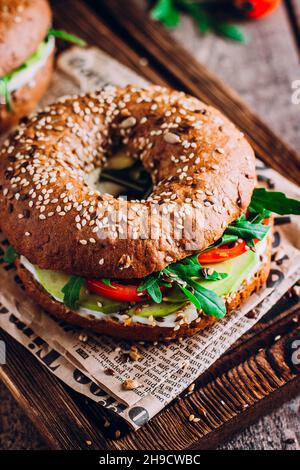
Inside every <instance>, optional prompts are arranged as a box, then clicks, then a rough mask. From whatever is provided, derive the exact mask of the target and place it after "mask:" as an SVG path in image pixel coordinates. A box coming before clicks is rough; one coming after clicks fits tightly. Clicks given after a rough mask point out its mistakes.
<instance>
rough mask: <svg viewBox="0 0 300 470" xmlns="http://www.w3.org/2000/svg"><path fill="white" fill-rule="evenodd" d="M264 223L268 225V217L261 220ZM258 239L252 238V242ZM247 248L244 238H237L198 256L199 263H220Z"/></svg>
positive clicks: (243, 251) (256, 241) (240, 253)
mask: <svg viewBox="0 0 300 470" xmlns="http://www.w3.org/2000/svg"><path fill="white" fill-rule="evenodd" d="M262 223H263V224H264V225H269V223H270V219H264V220H263V221H262ZM258 242H259V240H257V239H254V243H258ZM247 250H249V248H248V246H247V243H246V242H245V240H238V241H236V242H233V243H229V244H226V245H222V246H219V247H218V248H212V249H211V250H208V251H206V252H205V253H202V254H201V255H199V256H198V260H199V263H201V264H212V263H220V262H222V261H226V260H228V259H232V258H235V257H236V256H240V255H242V254H243V253H245V252H246V251H247Z"/></svg>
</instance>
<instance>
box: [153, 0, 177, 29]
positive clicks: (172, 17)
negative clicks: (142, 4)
mask: <svg viewBox="0 0 300 470" xmlns="http://www.w3.org/2000/svg"><path fill="white" fill-rule="evenodd" d="M151 17H152V18H153V19H154V20H157V21H161V22H162V23H163V24H164V25H165V26H167V27H168V28H175V27H176V26H178V24H179V21H180V13H179V11H178V10H177V9H176V8H175V7H174V5H173V2H172V0H158V2H157V3H156V5H155V6H154V8H152V10H151Z"/></svg>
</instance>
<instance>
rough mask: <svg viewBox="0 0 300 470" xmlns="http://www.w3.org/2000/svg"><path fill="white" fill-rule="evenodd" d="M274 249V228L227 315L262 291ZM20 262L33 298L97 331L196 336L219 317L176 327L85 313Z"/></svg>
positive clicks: (140, 337)
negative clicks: (49, 289) (60, 298)
mask: <svg viewBox="0 0 300 470" xmlns="http://www.w3.org/2000/svg"><path fill="white" fill-rule="evenodd" d="M271 252H272V234H271V231H270V234H269V235H268V243H267V247H266V253H265V256H264V262H263V264H261V265H260V266H259V269H258V271H257V272H256V273H255V274H254V275H253V276H252V277H251V279H249V280H248V281H247V282H244V283H243V284H242V285H241V287H240V289H239V290H238V291H236V292H234V293H233V294H230V295H229V296H228V298H227V299H226V307H227V315H228V314H230V313H231V312H233V311H234V310H235V309H237V308H238V307H240V306H241V305H242V304H243V303H244V302H245V301H246V300H247V299H248V298H249V297H250V295H251V294H252V293H253V292H256V291H258V290H259V289H260V288H261V287H262V286H263V285H264V284H265V282H266V280H267V278H268V275H269V272H270V264H271ZM16 265H17V270H18V274H19V276H20V278H21V280H22V282H23V283H24V286H25V289H26V290H27V292H28V294H29V296H30V297H31V298H32V299H33V300H35V301H36V302H37V303H38V304H39V305H41V306H42V307H43V308H44V309H45V310H46V311H47V312H49V313H50V314H52V315H54V316H55V317H56V318H58V319H60V320H64V321H66V322H68V323H71V324H75V325H78V326H80V327H83V328H86V329H89V330H91V331H92V332H95V333H100V334H105V335H109V336H114V337H117V338H122V339H127V340H132V341H171V340H174V339H178V338H184V337H187V336H192V335H194V334H195V333H197V332H199V331H201V330H203V329H205V328H207V327H209V326H211V325H213V324H214V323H215V322H216V321H218V319H217V318H216V317H213V316H208V315H205V314H204V313H201V314H200V315H199V317H198V319H197V320H196V321H193V322H192V323H189V324H186V323H185V324H182V325H180V328H179V329H176V330H174V328H169V327H165V326H160V325H158V324H157V325H156V326H151V325H145V324H141V323H136V322H131V323H130V324H125V323H123V322H119V321H117V320H116V319H114V318H112V317H108V318H107V319H96V318H88V317H82V316H81V315H79V314H78V313H76V312H75V311H72V310H70V309H69V308H68V307H66V306H65V305H64V304H63V303H61V302H58V301H56V300H55V299H54V298H52V297H51V296H50V295H49V294H48V292H46V291H45V290H44V289H43V287H42V286H41V285H39V284H38V283H37V282H36V281H35V280H34V278H33V276H32V274H31V273H30V272H29V271H28V270H27V269H26V268H24V266H23V265H21V263H20V261H19V260H17V261H16Z"/></svg>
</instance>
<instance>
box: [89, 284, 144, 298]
mask: <svg viewBox="0 0 300 470" xmlns="http://www.w3.org/2000/svg"><path fill="white" fill-rule="evenodd" d="M138 287H139V285H136V284H120V283H118V282H114V281H112V282H111V286H108V285H106V284H104V282H102V281H100V280H99V279H90V280H88V281H87V288H88V290H89V291H90V292H94V293H95V294H98V295H101V296H103V297H107V298H108V299H112V300H121V301H123V302H139V301H142V300H144V299H146V298H147V297H148V295H147V294H146V293H145V292H138V290H137V289H138Z"/></svg>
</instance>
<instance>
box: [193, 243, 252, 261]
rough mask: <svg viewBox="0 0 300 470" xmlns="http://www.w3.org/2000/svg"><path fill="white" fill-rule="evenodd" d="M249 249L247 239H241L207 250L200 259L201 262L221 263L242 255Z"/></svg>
mask: <svg viewBox="0 0 300 470" xmlns="http://www.w3.org/2000/svg"><path fill="white" fill-rule="evenodd" d="M247 249H248V248H247V245H246V242H245V240H239V241H236V242H232V243H227V244H226V245H222V246H220V247H218V248H212V249H211V250H208V251H205V253H202V254H201V255H199V256H198V261H199V263H201V264H211V263H220V262H222V261H226V260H228V259H232V258H235V257H236V256H240V255H242V254H243V253H245V251H247Z"/></svg>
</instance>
